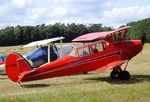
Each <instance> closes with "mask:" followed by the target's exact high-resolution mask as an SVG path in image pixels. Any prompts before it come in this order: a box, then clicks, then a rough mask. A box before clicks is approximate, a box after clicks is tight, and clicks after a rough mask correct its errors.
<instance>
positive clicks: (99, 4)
mask: <svg viewBox="0 0 150 102" xmlns="http://www.w3.org/2000/svg"><path fill="white" fill-rule="evenodd" d="M149 17H150V0H0V28H5V27H7V26H17V25H22V26H25V25H38V24H47V25H48V24H54V23H57V22H60V23H82V24H99V23H101V24H103V25H104V26H109V27H113V28H117V27H119V26H121V25H125V24H126V23H129V22H132V21H138V20H142V19H145V18H149Z"/></svg>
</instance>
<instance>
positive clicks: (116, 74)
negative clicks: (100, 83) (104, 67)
mask: <svg viewBox="0 0 150 102" xmlns="http://www.w3.org/2000/svg"><path fill="white" fill-rule="evenodd" d="M119 73H120V72H119V71H117V70H113V71H112V72H111V73H110V77H111V79H118V78H119Z"/></svg>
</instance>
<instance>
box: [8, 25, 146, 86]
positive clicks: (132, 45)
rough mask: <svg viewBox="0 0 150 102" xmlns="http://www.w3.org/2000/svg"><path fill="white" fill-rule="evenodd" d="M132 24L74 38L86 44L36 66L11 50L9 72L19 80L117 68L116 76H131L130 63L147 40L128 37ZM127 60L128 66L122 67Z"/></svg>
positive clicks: (112, 75)
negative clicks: (142, 40) (129, 38)
mask: <svg viewBox="0 0 150 102" xmlns="http://www.w3.org/2000/svg"><path fill="white" fill-rule="evenodd" d="M128 28H129V27H128V26H127V27H122V28H119V29H116V30H113V31H107V32H96V33H89V34H85V35H83V36H80V37H78V38H76V39H74V40H73V41H75V42H83V43H84V45H83V46H79V47H74V49H73V51H72V52H71V53H70V54H69V55H66V56H64V57H62V58H59V59H57V60H55V61H52V62H48V63H45V64H43V65H41V66H39V67H36V68H33V67H32V66H31V65H30V64H29V63H28V61H27V60H26V59H25V58H24V57H22V56H21V55H19V54H17V53H11V54H9V56H8V57H7V59H6V73H7V75H8V77H9V79H11V80H12V81H14V82H17V83H20V82H27V81H33V80H40V79H46V78H52V77H60V76H67V75H73V74H80V73H84V72H89V71H97V72H103V71H106V70H108V69H113V71H112V72H111V74H110V75H111V78H112V79H116V78H120V79H129V78H130V74H129V72H128V71H126V67H127V65H128V62H129V60H130V59H131V58H133V57H134V56H136V55H137V54H138V53H139V52H140V51H141V50H142V48H143V44H142V42H141V40H126V33H127V30H128ZM48 58H50V57H48ZM123 64H125V67H124V68H121V66H122V65H123Z"/></svg>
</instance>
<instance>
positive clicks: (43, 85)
mask: <svg viewBox="0 0 150 102" xmlns="http://www.w3.org/2000/svg"><path fill="white" fill-rule="evenodd" d="M48 86H50V85H47V84H22V85H21V87H22V88H41V87H48Z"/></svg>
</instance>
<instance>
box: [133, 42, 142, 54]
mask: <svg viewBox="0 0 150 102" xmlns="http://www.w3.org/2000/svg"><path fill="white" fill-rule="evenodd" d="M132 42H133V43H134V45H135V47H134V49H135V51H136V52H137V53H139V52H141V51H142V49H143V44H142V42H141V40H133V41H132Z"/></svg>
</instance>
